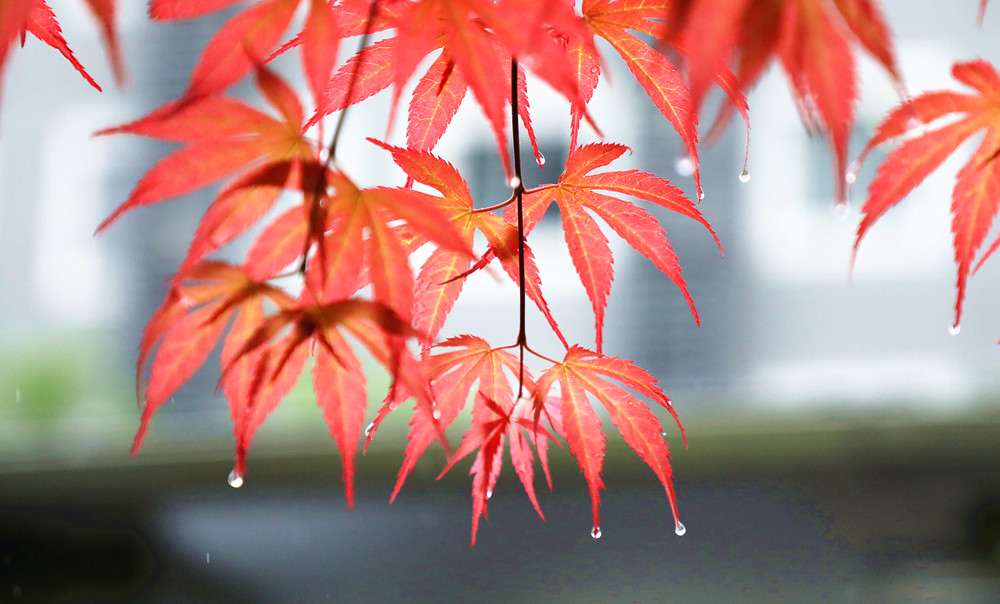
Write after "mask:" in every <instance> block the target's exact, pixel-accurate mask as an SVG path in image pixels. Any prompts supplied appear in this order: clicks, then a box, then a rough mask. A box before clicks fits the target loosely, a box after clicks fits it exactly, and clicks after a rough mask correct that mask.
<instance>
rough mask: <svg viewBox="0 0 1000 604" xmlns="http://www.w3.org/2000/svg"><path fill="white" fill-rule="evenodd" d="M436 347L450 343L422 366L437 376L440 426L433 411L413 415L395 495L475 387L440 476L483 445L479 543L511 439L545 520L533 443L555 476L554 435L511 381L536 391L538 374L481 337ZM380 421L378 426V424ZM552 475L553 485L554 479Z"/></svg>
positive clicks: (475, 508)
mask: <svg viewBox="0 0 1000 604" xmlns="http://www.w3.org/2000/svg"><path fill="white" fill-rule="evenodd" d="M437 348H440V349H450V350H445V351H443V352H440V353H438V354H434V355H428V356H427V357H426V358H425V359H424V361H423V367H424V372H425V374H426V375H427V376H428V378H429V380H430V388H431V394H432V396H433V398H434V412H433V416H432V417H433V418H434V419H436V420H437V422H438V423H439V424H440V425H439V426H436V425H435V424H434V423H433V422H432V421H431V418H430V417H428V416H427V415H426V414H422V413H416V414H414V416H413V419H412V420H411V421H410V426H411V427H410V434H409V444H408V445H407V447H406V454H405V458H404V461H403V466H402V467H401V468H400V470H399V476H398V478H397V480H396V486H395V489H394V490H393V492H392V499H393V500H394V499H395V498H396V496H397V495H398V494H399V492H400V489H401V488H402V487H403V483H404V482H405V481H406V477H407V476H408V475H409V473H410V471H411V470H412V469H413V468H414V466H415V465H416V462H417V460H418V459H419V458H420V456H421V455H423V453H424V451H426V450H427V447H428V446H430V444H431V443H432V442H433V441H434V440H435V439H437V438H438V436H437V432H436V430H437V429H444V428H447V427H448V426H449V425H450V424H451V423H452V422H453V421H454V420H455V419H456V418H457V417H458V414H459V412H460V411H461V410H462V409H464V408H465V406H466V404H467V402H468V400H469V393H470V392H474V393H475V400H474V403H473V407H472V427H470V428H469V430H468V431H467V432H466V434H465V437H464V438H463V439H462V443H461V444H460V445H459V448H458V449H457V450H456V451H455V453H454V455H452V456H451V458H450V460H449V462H448V464H447V465H446V466H445V468H444V469H443V470H442V471H441V474H440V476H439V478H440V477H441V476H443V475H444V474H445V473H446V472H447V471H448V470H449V469H451V468H452V467H453V466H454V465H455V464H456V463H457V462H458V461H460V460H461V459H463V458H464V457H466V456H468V455H469V454H470V453H472V452H473V451H475V450H476V449H479V453H478V454H477V455H476V460H475V461H474V462H473V464H472V469H471V471H470V473H471V474H473V475H474V479H473V485H472V499H473V505H472V545H473V546H475V544H476V533H477V530H478V527H479V518H480V517H481V516H482V517H485V516H486V509H487V502H488V500H489V499H490V497H491V496H492V494H493V488H494V486H495V485H496V481H497V478H498V477H499V475H500V469H501V466H502V457H503V448H504V442H505V440H506V441H507V442H508V443H509V451H510V458H511V462H512V464H513V466H514V469H515V471H516V472H517V475H518V477H519V478H520V480H521V483H522V485H523V486H524V489H525V492H526V493H527V495H528V498H529V499H530V500H531V503H532V505H533V506H534V507H535V510H536V511H538V515H539V516H541V517H542V519H543V520H544V519H545V516H544V515H542V511H541V508H540V506H539V504H538V499H537V497H536V495H535V490H534V484H533V481H534V470H533V463H534V454H533V453H532V449H531V446H530V445H532V444H533V445H534V447H535V450H536V451H537V452H538V456H539V459H540V461H541V463H542V468H543V469H544V471H545V474H546V476H547V477H548V476H549V472H548V458H547V456H546V446H547V441H546V439H551V438H552V436H551V434H550V433H549V432H548V431H547V430H546V429H545V428H544V427H543V426H542V425H540V423H539V422H538V421H536V418H534V417H533V415H532V407H531V405H528V404H519V403H521V402H523V401H527V400H528V399H527V397H518V398H515V394H514V390H513V388H512V387H511V382H512V381H514V382H518V381H520V382H521V387H522V388H523V391H524V392H530V391H531V389H532V387H533V381H532V379H531V376H530V375H529V374H527V373H526V372H524V371H522V369H521V366H520V363H519V360H518V358H517V357H516V356H515V355H514V354H512V353H511V352H510V351H509V350H507V349H505V348H492V347H490V345H489V344H488V343H487V342H486V341H485V340H483V339H481V338H478V337H475V336H469V335H465V336H458V337H454V338H450V339H448V340H446V341H444V342H442V343H441V344H439V345H438V346H437ZM373 427H377V423H376V424H375V425H374V426H373ZM525 435H527V437H526V436H525ZM369 437H370V435H369ZM548 482H549V487H550V488H551V486H552V481H551V478H549V479H548Z"/></svg>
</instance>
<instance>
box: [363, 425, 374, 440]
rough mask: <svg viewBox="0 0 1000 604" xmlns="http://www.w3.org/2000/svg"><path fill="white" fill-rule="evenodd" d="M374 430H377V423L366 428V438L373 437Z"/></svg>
mask: <svg viewBox="0 0 1000 604" xmlns="http://www.w3.org/2000/svg"><path fill="white" fill-rule="evenodd" d="M374 429H375V422H371V423H370V424H368V425H367V426H365V438H368V437H369V436H371V435H372V430H374Z"/></svg>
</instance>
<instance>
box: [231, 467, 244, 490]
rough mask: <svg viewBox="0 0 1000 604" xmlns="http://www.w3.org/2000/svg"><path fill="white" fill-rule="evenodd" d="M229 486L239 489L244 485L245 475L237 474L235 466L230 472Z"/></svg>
mask: <svg viewBox="0 0 1000 604" xmlns="http://www.w3.org/2000/svg"><path fill="white" fill-rule="evenodd" d="M229 486H231V487H233V488H234V489H238V488H240V487H241V486H243V475H242V474H237V473H236V469H235V468H234V469H233V471H232V472H230V473H229Z"/></svg>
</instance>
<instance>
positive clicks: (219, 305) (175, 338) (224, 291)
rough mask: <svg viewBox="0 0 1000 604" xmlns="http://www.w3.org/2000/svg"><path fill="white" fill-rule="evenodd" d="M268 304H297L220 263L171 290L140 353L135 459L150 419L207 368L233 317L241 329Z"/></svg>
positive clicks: (201, 268) (198, 268)
mask: <svg viewBox="0 0 1000 604" xmlns="http://www.w3.org/2000/svg"><path fill="white" fill-rule="evenodd" d="M264 298H267V299H269V300H270V301H271V302H272V303H274V304H276V305H278V306H279V307H290V306H292V305H293V304H294V301H293V300H292V299H291V298H289V297H288V296H287V295H286V294H284V292H282V291H280V290H278V289H275V288H273V287H271V286H269V285H266V284H264V283H260V282H257V281H254V280H252V279H251V278H249V277H248V276H247V274H246V273H245V272H244V271H242V270H240V269H239V268H237V267H234V266H231V265H228V264H225V263H221V262H202V263H199V264H197V265H195V266H194V267H192V268H191V270H190V271H188V273H187V275H186V279H185V280H184V281H182V282H180V283H178V284H177V285H176V286H175V287H173V288H171V290H170V291H169V292H168V294H167V297H166V298H165V299H164V302H163V304H162V305H161V306H160V308H159V309H158V310H157V311H156V313H155V314H154V315H153V317H152V318H151V319H150V321H149V323H148V324H147V326H146V331H145V333H144V334H143V339H142V343H141V345H140V347H139V360H138V363H137V372H136V378H137V384H136V388H137V391H138V394H139V398H140V400H143V401H144V402H143V409H142V420H141V423H140V425H139V430H138V432H137V433H136V436H135V442H134V444H133V447H132V452H133V454H135V453H136V452H137V451H138V449H139V446H140V445H141V443H142V440H143V438H144V436H145V434H146V430H147V428H148V425H149V421H150V419H152V417H153V415H154V414H155V413H156V411H157V410H158V409H159V407H160V406H161V405H162V404H163V403H164V402H165V401H166V400H167V399H169V398H170V396H171V395H172V394H173V393H174V392H175V391H176V390H177V389H178V388H180V387H181V385H183V384H184V383H185V382H187V381H188V379H190V378H191V376H192V375H193V374H194V372H195V371H197V370H198V368H199V367H201V365H202V364H203V363H204V362H205V359H206V358H207V357H208V355H209V353H210V352H211V351H212V348H213V347H214V346H215V343H216V342H217V341H218V339H219V337H220V336H221V335H222V332H223V331H224V330H225V328H226V325H227V324H228V323H229V321H230V319H232V318H233V315H237V318H236V323H237V324H241V315H242V314H244V313H247V312H248V313H250V314H251V316H253V317H255V318H256V316H257V315H258V314H259V310H255V309H258V307H259V305H260V304H261V302H262V300H263V299H264ZM243 321H246V319H243ZM227 342H228V340H227ZM157 343H159V346H158V347H157V348H156V354H155V356H154V357H153V361H152V366H151V368H150V376H149V380H148V383H147V384H146V386H145V388H143V387H142V370H143V368H144V366H145V364H146V359H147V358H148V356H149V354H150V353H151V352H152V350H153V347H154V346H156V345H157Z"/></svg>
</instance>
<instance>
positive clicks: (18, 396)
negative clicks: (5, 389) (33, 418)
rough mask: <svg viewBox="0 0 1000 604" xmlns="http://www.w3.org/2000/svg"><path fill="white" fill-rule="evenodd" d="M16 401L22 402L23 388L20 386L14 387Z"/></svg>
mask: <svg viewBox="0 0 1000 604" xmlns="http://www.w3.org/2000/svg"><path fill="white" fill-rule="evenodd" d="M14 402H15V403H17V404H18V405H20V404H21V389H20V388H15V389H14Z"/></svg>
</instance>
